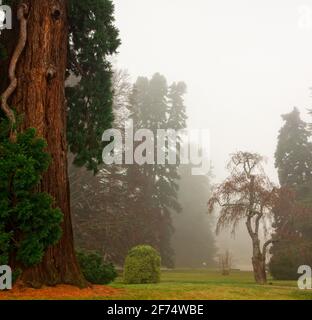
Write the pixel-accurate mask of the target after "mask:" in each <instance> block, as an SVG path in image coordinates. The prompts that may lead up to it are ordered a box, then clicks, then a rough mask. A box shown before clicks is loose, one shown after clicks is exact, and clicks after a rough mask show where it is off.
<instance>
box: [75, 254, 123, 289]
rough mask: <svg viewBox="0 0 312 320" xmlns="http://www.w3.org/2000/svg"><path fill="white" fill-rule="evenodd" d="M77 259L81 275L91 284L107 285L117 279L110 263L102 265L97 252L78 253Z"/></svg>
mask: <svg viewBox="0 0 312 320" xmlns="http://www.w3.org/2000/svg"><path fill="white" fill-rule="evenodd" d="M77 258H78V262H79V265H80V267H81V270H82V273H83V275H84V277H85V278H86V280H87V281H89V282H90V283H92V284H108V283H110V282H112V281H114V280H115V279H116V277H117V272H116V269H115V267H114V265H113V264H112V263H104V261H103V258H102V257H101V255H100V254H99V253H97V252H85V251H78V252H77Z"/></svg>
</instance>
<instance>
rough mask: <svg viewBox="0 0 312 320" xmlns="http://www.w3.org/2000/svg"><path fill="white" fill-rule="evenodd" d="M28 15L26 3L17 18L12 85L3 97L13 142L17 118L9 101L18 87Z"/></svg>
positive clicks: (11, 71)
mask: <svg viewBox="0 0 312 320" xmlns="http://www.w3.org/2000/svg"><path fill="white" fill-rule="evenodd" d="M27 14H28V6H27V5H26V4H25V3H22V4H20V5H19V7H18V10H17V18H18V21H19V23H20V34H19V39H18V43H17V45H16V48H15V50H14V53H13V55H12V58H11V61H10V66H9V80H10V84H9V86H8V88H7V89H6V90H5V91H4V93H3V94H2V96H1V108H2V110H3V112H4V113H5V115H6V116H7V117H8V119H9V120H10V122H11V126H12V129H11V134H10V138H11V139H12V140H15V136H16V134H15V125H16V118H15V114H14V111H13V110H12V109H11V108H10V107H9V105H8V99H9V98H10V96H11V95H12V94H13V92H14V91H15V89H16V87H17V78H16V75H15V70H16V65H17V62H18V60H19V58H20V56H21V54H22V52H23V50H24V48H25V45H26V40H27V19H26V15H27Z"/></svg>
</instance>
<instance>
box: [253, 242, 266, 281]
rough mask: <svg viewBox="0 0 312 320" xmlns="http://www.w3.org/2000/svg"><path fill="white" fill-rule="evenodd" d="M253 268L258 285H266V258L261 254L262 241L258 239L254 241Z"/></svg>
mask: <svg viewBox="0 0 312 320" xmlns="http://www.w3.org/2000/svg"><path fill="white" fill-rule="evenodd" d="M252 266H253V271H254V277H255V281H256V283H258V284H266V282H267V276H266V270H265V257H264V256H263V254H262V253H261V250H260V241H259V240H258V239H253V256H252Z"/></svg>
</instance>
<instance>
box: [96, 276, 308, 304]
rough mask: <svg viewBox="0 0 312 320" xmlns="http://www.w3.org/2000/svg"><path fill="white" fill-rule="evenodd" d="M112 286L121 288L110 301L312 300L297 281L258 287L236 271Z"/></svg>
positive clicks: (276, 282) (272, 283) (118, 283)
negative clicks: (153, 282) (157, 282)
mask: <svg viewBox="0 0 312 320" xmlns="http://www.w3.org/2000/svg"><path fill="white" fill-rule="evenodd" d="M111 286H112V287H114V288H116V289H121V291H120V294H119V293H118V294H117V295H113V296H110V297H109V299H111V300H114V299H117V300H118V299H130V300H142V299H144V300H157V299H165V300H183V299H191V300H192V299H199V300H211V299H212V300H233V299H234V300H238V299H242V300H245V299H246V300H259V299H260V300H278V299H279V300H293V299H309V300H312V291H302V290H299V289H298V288H297V282H296V281H274V280H271V279H270V280H269V281H268V284H267V285H265V286H261V285H256V284H255V282H254V279H253V274H252V273H251V272H239V271H237V272H233V273H232V274H231V275H230V276H222V275H220V273H219V272H216V271H207V270H188V271H187V270H180V271H178V270H173V271H164V272H163V273H162V280H161V283H159V284H152V285H124V284H123V283H122V279H121V278H119V279H117V281H115V283H113V284H112V285H111ZM98 298H100V297H98ZM104 299H107V298H104Z"/></svg>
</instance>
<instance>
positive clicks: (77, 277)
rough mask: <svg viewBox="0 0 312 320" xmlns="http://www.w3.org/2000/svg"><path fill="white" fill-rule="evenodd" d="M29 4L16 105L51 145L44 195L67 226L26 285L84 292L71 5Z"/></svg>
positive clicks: (26, 276)
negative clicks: (78, 242) (73, 136)
mask: <svg viewBox="0 0 312 320" xmlns="http://www.w3.org/2000/svg"><path fill="white" fill-rule="evenodd" d="M24 2H25V3H26V4H27V5H28V6H29V16H28V27H27V29H28V32H27V33H28V35H27V44H26V47H25V50H24V52H23V54H22V56H21V59H20V61H19V63H18V68H17V72H16V74H17V79H18V86H17V89H16V91H15V94H14V97H13V103H12V105H13V106H14V108H16V110H17V112H18V114H22V115H23V116H24V122H23V128H26V127H34V128H36V129H37V134H38V135H39V136H42V137H44V138H45V139H46V140H47V143H48V148H47V151H48V152H49V153H50V154H51V156H52V162H51V165H50V167H49V170H48V172H46V173H45V174H44V177H43V179H42V182H41V186H40V191H43V192H48V193H49V194H51V195H52V196H53V197H54V199H55V206H57V207H59V208H60V209H61V210H62V212H63V214H64V221H63V225H62V228H63V235H62V238H61V240H60V242H59V243H58V244H57V245H56V246H54V247H51V248H49V249H48V251H47V253H46V255H45V257H44V259H43V261H42V263H41V264H40V265H38V266H36V267H34V268H30V269H28V270H25V271H24V272H23V275H22V280H23V282H24V283H25V284H26V285H30V286H33V287H40V286H42V285H56V284H59V283H64V284H72V285H77V286H80V287H82V286H84V285H85V280H84V278H83V276H82V274H81V272H80V269H79V266H78V263H77V261H76V257H75V253H74V245H73V232H72V224H71V215H70V197H69V180H68V172H67V142H66V106H65V90H64V84H65V71H66V64H67V44H68V25H67V8H66V0H49V1H38V0H25V1H24Z"/></svg>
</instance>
